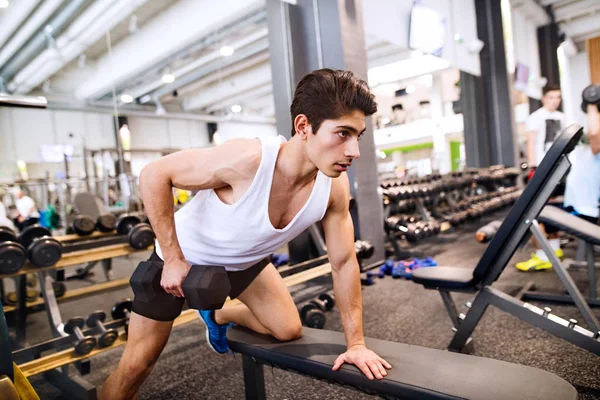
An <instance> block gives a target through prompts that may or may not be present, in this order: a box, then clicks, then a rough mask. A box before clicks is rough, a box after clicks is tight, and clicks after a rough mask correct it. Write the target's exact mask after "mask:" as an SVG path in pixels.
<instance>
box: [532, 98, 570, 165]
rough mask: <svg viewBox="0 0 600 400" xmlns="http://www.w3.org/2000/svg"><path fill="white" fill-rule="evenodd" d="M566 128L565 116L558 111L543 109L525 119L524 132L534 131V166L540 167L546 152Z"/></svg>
mask: <svg viewBox="0 0 600 400" xmlns="http://www.w3.org/2000/svg"><path fill="white" fill-rule="evenodd" d="M566 127H567V123H566V120H565V115H564V114H563V113H562V112H560V111H548V110H546V109H545V108H544V107H542V108H540V109H539V110H537V111H534V112H533V113H531V115H530V116H529V117H527V122H526V131H527V132H530V131H535V132H536V133H537V134H536V137H535V165H536V166H537V165H540V163H541V162H542V159H543V158H544V156H545V155H546V152H547V151H548V149H549V148H550V146H552V143H554V140H555V139H556V138H557V137H558V135H560V133H561V132H562V130H563V129H565V128H566Z"/></svg>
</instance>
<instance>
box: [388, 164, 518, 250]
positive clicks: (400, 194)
mask: <svg viewBox="0 0 600 400" xmlns="http://www.w3.org/2000/svg"><path fill="white" fill-rule="evenodd" d="M519 175H520V171H519V170H518V169H517V168H505V167H503V166H492V167H489V168H486V169H467V170H465V171H464V172H453V173H450V174H448V175H445V176H441V175H430V176H426V177H423V178H408V179H404V180H402V181H400V180H398V179H384V180H382V181H381V186H382V187H383V189H384V221H387V220H388V218H390V217H391V214H392V213H393V210H394V209H396V210H402V209H407V203H410V205H411V206H412V207H408V208H409V209H410V208H413V210H414V211H416V212H417V215H416V216H415V218H416V219H417V220H418V221H424V222H429V221H432V220H433V217H436V218H439V219H440V222H441V227H440V228H441V229H440V230H441V231H445V230H448V229H449V228H450V226H449V225H448V224H447V223H444V220H447V218H446V217H445V215H447V213H448V212H450V213H456V212H457V211H458V212H460V210H465V211H464V215H465V217H467V216H468V217H470V218H471V217H475V216H476V215H477V213H476V212H475V211H471V210H469V211H468V212H467V211H466V210H467V209H469V208H470V207H471V203H473V201H476V202H475V204H476V203H477V202H480V201H483V200H484V199H483V198H484V197H486V196H487V197H489V196H490V195H491V194H492V193H497V194H499V195H500V194H502V192H501V188H503V187H504V188H515V186H516V184H517V178H518V176H519ZM511 190H512V189H511ZM480 198H481V199H480ZM443 202H444V203H446V204H447V207H446V209H444V208H440V207H439V206H440V204H441V203H443ZM400 212H401V211H400ZM415 222H417V221H415ZM384 224H386V225H387V222H384ZM452 225H455V224H454V223H453V224H452ZM406 236H407V235H406V234H405V233H403V232H394V231H393V229H388V228H386V238H387V241H388V243H390V244H391V245H392V247H393V249H394V253H395V255H396V258H397V259H405V258H409V257H410V255H411V254H410V252H409V251H408V250H403V249H402V247H401V246H400V243H399V240H398V239H400V238H403V237H406Z"/></svg>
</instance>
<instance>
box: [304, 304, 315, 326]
mask: <svg viewBox="0 0 600 400" xmlns="http://www.w3.org/2000/svg"><path fill="white" fill-rule="evenodd" d="M316 309H317V306H316V305H315V304H312V303H307V304H305V305H304V306H302V308H301V309H300V319H301V320H302V322H304V320H305V319H306V313H308V312H309V311H310V310H316Z"/></svg>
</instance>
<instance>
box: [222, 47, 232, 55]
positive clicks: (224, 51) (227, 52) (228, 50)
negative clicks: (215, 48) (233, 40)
mask: <svg viewBox="0 0 600 400" xmlns="http://www.w3.org/2000/svg"><path fill="white" fill-rule="evenodd" d="M220 53H221V55H222V56H223V57H229V56H230V55H232V54H233V47H231V46H223V47H221V50H220Z"/></svg>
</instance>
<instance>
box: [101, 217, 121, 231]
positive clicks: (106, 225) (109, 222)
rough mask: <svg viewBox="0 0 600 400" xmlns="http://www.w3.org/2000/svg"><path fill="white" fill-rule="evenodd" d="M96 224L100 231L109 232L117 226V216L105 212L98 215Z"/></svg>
mask: <svg viewBox="0 0 600 400" xmlns="http://www.w3.org/2000/svg"><path fill="white" fill-rule="evenodd" d="M96 226H97V228H98V230H99V231H100V232H111V231H114V230H115V229H116V227H117V217H115V216H114V215H113V214H105V215H101V216H99V217H98V221H97V223H96Z"/></svg>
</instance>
